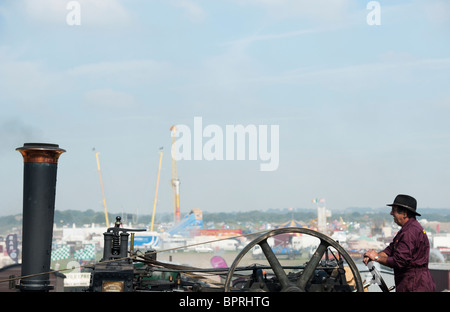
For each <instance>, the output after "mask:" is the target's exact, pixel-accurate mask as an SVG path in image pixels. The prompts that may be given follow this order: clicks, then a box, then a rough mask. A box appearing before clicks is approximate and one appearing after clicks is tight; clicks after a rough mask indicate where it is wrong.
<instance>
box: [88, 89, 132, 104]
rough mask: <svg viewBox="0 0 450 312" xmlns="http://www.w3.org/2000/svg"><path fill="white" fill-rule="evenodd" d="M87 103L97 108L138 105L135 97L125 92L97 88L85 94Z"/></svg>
mask: <svg viewBox="0 0 450 312" xmlns="http://www.w3.org/2000/svg"><path fill="white" fill-rule="evenodd" d="M84 100H85V103H84V104H85V105H86V106H89V107H90V108H96V109H116V108H117V109H123V108H131V107H134V106H135V105H136V100H135V98H134V97H133V96H132V95H130V94H128V93H125V92H121V91H115V90H112V89H97V90H92V91H88V92H86V93H85V94H84Z"/></svg>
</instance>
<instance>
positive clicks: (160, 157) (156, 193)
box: [150, 147, 163, 232]
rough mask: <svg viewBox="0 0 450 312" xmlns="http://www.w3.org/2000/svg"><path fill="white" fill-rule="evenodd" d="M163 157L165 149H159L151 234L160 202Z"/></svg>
mask: <svg viewBox="0 0 450 312" xmlns="http://www.w3.org/2000/svg"><path fill="white" fill-rule="evenodd" d="M162 157H163V148H162V147H161V148H160V149H159V166H158V176H157V178H156V190H155V201H154V202H153V214H152V224H151V227H150V232H153V225H154V223H155V213H156V202H157V201H158V199H157V198H158V186H159V176H160V175H161V161H162Z"/></svg>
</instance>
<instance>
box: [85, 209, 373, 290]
mask: <svg viewBox="0 0 450 312" xmlns="http://www.w3.org/2000/svg"><path fill="white" fill-rule="evenodd" d="M134 231H143V230H133V229H124V228H121V227H120V218H119V217H118V219H117V221H116V226H115V227H113V228H109V229H108V230H107V232H106V233H104V240H105V249H104V256H103V259H102V260H101V261H100V262H99V263H97V264H95V265H94V267H93V269H92V273H91V286H90V287H89V289H88V291H92V292H100V291H124V292H131V291H152V292H154V291H165V292H167V291H172V292H174V291H176V292H255V291H256V292H261V291H263V292H264V291H266V292H352V291H364V289H363V284H362V280H361V276H360V274H359V271H358V269H357V267H356V265H355V263H354V262H353V260H352V259H351V258H350V256H349V255H348V253H347V252H346V251H345V250H344V249H343V248H342V247H341V246H340V245H339V244H338V243H337V242H335V241H334V240H332V239H331V238H329V237H328V236H326V235H324V234H321V233H319V232H316V231H313V230H309V229H304V228H280V229H276V230H273V231H269V232H266V233H264V234H262V235H260V236H258V237H256V238H255V239H254V240H253V241H251V242H250V243H249V244H248V245H247V246H246V247H245V248H244V249H243V250H242V251H241V252H240V253H239V254H238V255H237V257H236V258H235V260H234V261H233V263H232V265H231V266H230V267H229V268H223V269H216V268H206V269H205V268H195V267H191V266H182V265H177V264H173V263H166V262H159V261H157V259H156V258H157V257H156V255H157V253H156V252H155V251H153V250H149V251H147V252H146V253H144V254H139V253H135V252H134V251H133V247H132V246H133V241H131V244H130V251H128V238H129V236H130V234H129V233H127V232H134ZM286 233H293V234H296V235H298V234H301V235H310V236H313V237H315V238H317V239H318V241H319V242H320V243H319V245H318V247H317V249H316V250H315V252H314V253H313V254H312V256H311V259H310V260H309V261H307V262H306V263H305V264H301V265H289V266H285V265H282V264H281V263H280V261H279V259H278V258H277V257H276V255H275V253H274V252H273V251H272V248H271V247H270V246H269V244H268V238H270V237H273V236H275V235H279V234H286ZM132 236H133V235H132ZM255 246H260V248H261V249H262V251H263V254H264V256H265V258H266V260H267V262H268V265H258V264H253V265H250V266H248V265H247V266H239V263H240V262H241V260H242V259H243V258H244V256H245V255H246V254H247V253H249V252H250V251H251V250H252V249H253V248H254V247H255ZM286 271H289V273H286ZM267 272H270V273H267ZM205 274H206V275H211V274H212V275H219V276H221V278H222V281H224V282H223V283H221V284H218V283H215V282H211V281H210V280H208V279H207V278H206V279H205V278H204V276H205Z"/></svg>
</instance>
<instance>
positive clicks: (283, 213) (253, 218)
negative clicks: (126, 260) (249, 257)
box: [0, 208, 450, 235]
mask: <svg viewBox="0 0 450 312" xmlns="http://www.w3.org/2000/svg"><path fill="white" fill-rule="evenodd" d="M389 212H390V210H389V209H376V210H371V211H365V210H364V209H361V211H357V210H356V209H351V210H348V211H343V212H338V211H336V212H335V211H333V212H332V216H331V218H329V219H330V221H333V220H340V218H342V220H343V221H345V222H359V223H367V222H369V221H370V222H372V223H375V224H378V225H379V224H382V223H383V222H386V223H389V222H392V217H391V216H390V215H389ZM421 213H422V215H423V217H422V218H426V219H427V220H428V221H440V222H450V209H431V208H428V209H426V210H425V212H424V211H423V210H422V211H421ZM116 216H120V217H121V218H122V222H124V223H133V224H150V223H151V219H152V216H151V215H136V214H132V213H108V220H109V222H110V223H113V222H114V221H115V219H116ZM315 218H317V214H316V211H315V210H313V209H294V210H293V211H289V210H288V209H283V210H275V209H271V210H267V211H259V210H252V211H241V212H205V211H204V212H203V222H204V223H208V222H214V223H220V222H224V223H234V224H236V223H237V222H239V223H241V224H243V223H246V222H252V223H265V222H270V223H283V222H287V221H289V220H292V219H294V220H297V221H302V222H305V223H308V222H310V221H311V220H313V219H315ZM172 221H173V215H172V214H171V213H159V214H156V216H155V222H156V223H168V222H172ZM54 222H55V224H56V225H57V226H58V227H61V226H72V225H73V224H75V226H77V227H81V226H84V225H90V224H93V223H94V224H100V225H105V223H106V221H105V214H104V212H99V211H94V210H92V209H89V210H85V211H80V210H55V216H54ZM21 226H22V216H21V214H17V215H9V216H3V217H0V234H2V235H5V234H8V232H10V231H11V230H13V229H14V228H19V227H21ZM105 227H106V225H105Z"/></svg>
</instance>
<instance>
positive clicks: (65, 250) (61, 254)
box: [51, 245, 70, 261]
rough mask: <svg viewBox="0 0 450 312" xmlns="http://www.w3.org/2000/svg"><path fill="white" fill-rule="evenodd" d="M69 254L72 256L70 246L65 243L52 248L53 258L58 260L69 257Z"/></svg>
mask: <svg viewBox="0 0 450 312" xmlns="http://www.w3.org/2000/svg"><path fill="white" fill-rule="evenodd" d="M69 256H70V247H69V246H67V245H65V246H62V247H61V248H58V249H56V250H52V255H51V260H52V261H57V260H63V259H68V258H69Z"/></svg>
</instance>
